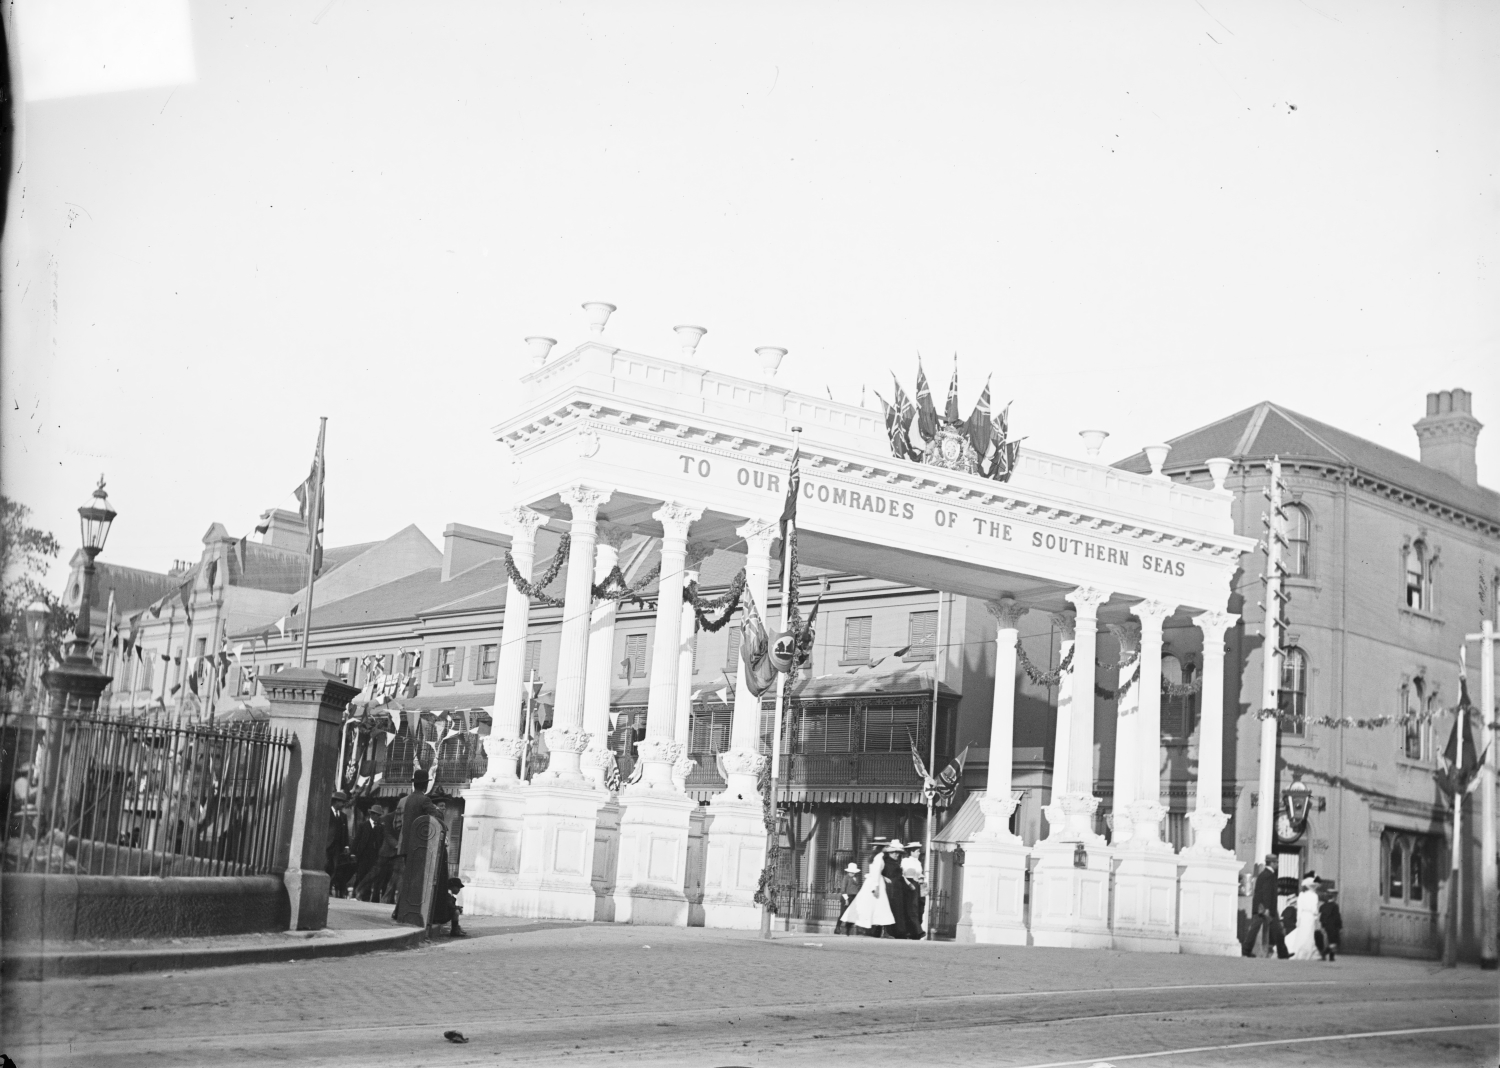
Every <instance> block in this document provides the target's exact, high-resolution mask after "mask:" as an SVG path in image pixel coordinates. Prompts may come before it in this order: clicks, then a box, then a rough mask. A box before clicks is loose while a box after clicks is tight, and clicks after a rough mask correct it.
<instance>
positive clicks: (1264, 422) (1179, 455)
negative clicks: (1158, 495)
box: [1114, 401, 1500, 520]
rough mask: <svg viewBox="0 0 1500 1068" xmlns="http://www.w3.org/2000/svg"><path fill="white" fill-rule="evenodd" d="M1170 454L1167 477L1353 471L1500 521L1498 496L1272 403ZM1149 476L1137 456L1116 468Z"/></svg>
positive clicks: (1198, 434) (1194, 435)
mask: <svg viewBox="0 0 1500 1068" xmlns="http://www.w3.org/2000/svg"><path fill="white" fill-rule="evenodd" d="M1167 444H1169V445H1171V447H1172V450H1171V452H1169V453H1168V454H1167V459H1166V462H1165V463H1164V464H1163V465H1162V470H1163V471H1166V472H1168V473H1170V472H1172V471H1181V470H1185V469H1188V468H1193V467H1202V466H1203V464H1204V462H1205V461H1207V460H1209V459H1210V458H1212V457H1215V456H1222V457H1225V458H1227V459H1230V460H1269V459H1271V458H1272V457H1280V458H1281V460H1282V462H1283V463H1297V462H1302V463H1321V464H1329V465H1332V466H1337V467H1344V468H1354V469H1356V470H1358V471H1359V472H1360V473H1361V474H1363V475H1366V476H1370V477H1373V478H1375V479H1378V480H1380V481H1383V482H1389V483H1391V484H1392V485H1395V486H1399V487H1400V488H1402V489H1405V490H1410V491H1411V492H1413V493H1417V494H1420V495H1422V496H1424V497H1428V498H1430V499H1432V500H1434V501H1438V502H1440V503H1443V504H1447V505H1451V506H1452V507H1455V508H1459V509H1462V510H1463V511H1466V512H1469V513H1471V514H1473V515H1476V516H1481V517H1484V518H1486V519H1490V520H1500V493H1496V492H1495V491H1494V490H1492V489H1487V488H1485V487H1484V486H1470V485H1467V484H1465V483H1463V482H1460V481H1459V480H1458V479H1456V478H1454V477H1453V476H1452V475H1449V474H1447V473H1446V472H1443V471H1439V470H1438V469H1437V468H1434V467H1428V466H1427V465H1426V464H1424V463H1422V462H1420V461H1419V460H1416V459H1414V458H1413V457H1410V456H1407V455H1405V454H1404V453H1400V452H1397V451H1396V450H1395V449H1388V448H1386V447H1385V446H1384V445H1377V444H1376V443H1375V442H1373V441H1367V440H1366V439H1364V438H1362V437H1359V436H1358V435H1356V434H1351V433H1349V432H1348V431H1345V430H1340V429H1339V428H1338V427H1334V426H1329V425H1328V424H1327V423H1322V422H1319V421H1318V420H1316V419H1312V418H1310V417H1308V416H1305V415H1299V414H1298V413H1297V412H1294V411H1291V410H1290V409H1288V408H1283V407H1282V406H1281V405H1279V404H1275V403H1273V402H1271V401H1262V402H1261V403H1259V404H1257V405H1255V406H1253V407H1250V408H1246V409H1244V410H1243V411H1239V412H1235V413H1234V414H1233V415H1230V416H1226V417H1225V418H1223V419H1220V420H1218V421H1217V422H1214V423H1209V424H1208V425H1207V426H1203V427H1199V428H1198V429H1197V430H1192V431H1189V432H1188V433H1186V434H1183V435H1180V436H1179V437H1175V438H1172V439H1170V440H1169V441H1168V442H1167ZM1114 466H1115V467H1118V468H1121V469H1122V470H1125V471H1135V472H1137V473H1139V474H1147V473H1149V472H1150V470H1151V464H1150V463H1149V462H1148V461H1147V459H1146V455H1145V453H1143V452H1141V453H1136V454H1135V455H1134V456H1129V457H1126V458H1125V459H1123V460H1121V461H1119V462H1118V463H1116V464H1115V465H1114Z"/></svg>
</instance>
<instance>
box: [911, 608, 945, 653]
mask: <svg viewBox="0 0 1500 1068" xmlns="http://www.w3.org/2000/svg"><path fill="white" fill-rule="evenodd" d="M937 622H938V614H937V612H936V611H929V612H913V613H911V614H910V615H909V616H907V617H906V645H907V649H906V655H905V656H903V657H902V659H903V660H932V659H935V658H936V656H937Z"/></svg>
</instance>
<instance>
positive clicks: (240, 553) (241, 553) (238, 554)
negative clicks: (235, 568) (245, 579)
mask: <svg viewBox="0 0 1500 1068" xmlns="http://www.w3.org/2000/svg"><path fill="white" fill-rule="evenodd" d="M249 540H250V535H248V534H246V535H245V536H244V537H243V538H241V539H240V540H239V541H237V542H235V543H234V560H235V563H237V564H239V565H240V574H241V575H243V574H244V573H245V543H246V542H248V541H249Z"/></svg>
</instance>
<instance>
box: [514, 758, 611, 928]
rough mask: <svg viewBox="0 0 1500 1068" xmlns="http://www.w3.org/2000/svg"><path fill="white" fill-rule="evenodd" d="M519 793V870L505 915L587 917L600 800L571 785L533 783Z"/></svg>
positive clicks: (590, 908) (585, 788) (591, 905)
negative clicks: (522, 806) (523, 802)
mask: <svg viewBox="0 0 1500 1068" xmlns="http://www.w3.org/2000/svg"><path fill="white" fill-rule="evenodd" d="M522 793H524V795H525V798H526V809H525V814H524V817H523V818H524V821H525V826H524V829H523V830H522V833H521V872H520V875H519V876H518V877H517V878H516V882H515V889H514V890H513V891H511V894H510V898H511V900H510V903H509V908H508V910H507V911H506V913H505V915H507V916H525V917H528V918H530V919H538V920H592V919H593V918H594V827H595V821H596V819H597V816H598V812H599V805H600V802H601V801H602V800H603V798H601V797H600V796H599V791H597V790H595V789H592V788H591V787H589V786H580V785H576V784H572V783H569V784H567V785H561V784H558V785H553V784H549V783H546V782H540V783H539V782H533V783H531V785H529V786H527V787H526V788H525V789H524V790H523V791H522ZM606 796H607V795H606Z"/></svg>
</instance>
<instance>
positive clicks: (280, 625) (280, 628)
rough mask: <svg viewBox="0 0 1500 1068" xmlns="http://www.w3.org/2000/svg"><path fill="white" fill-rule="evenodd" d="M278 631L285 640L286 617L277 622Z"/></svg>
mask: <svg viewBox="0 0 1500 1068" xmlns="http://www.w3.org/2000/svg"><path fill="white" fill-rule="evenodd" d="M276 629H277V630H278V631H280V632H281V636H282V637H283V638H285V637H286V616H282V617H281V618H280V619H278V620H277V621H276Z"/></svg>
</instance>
